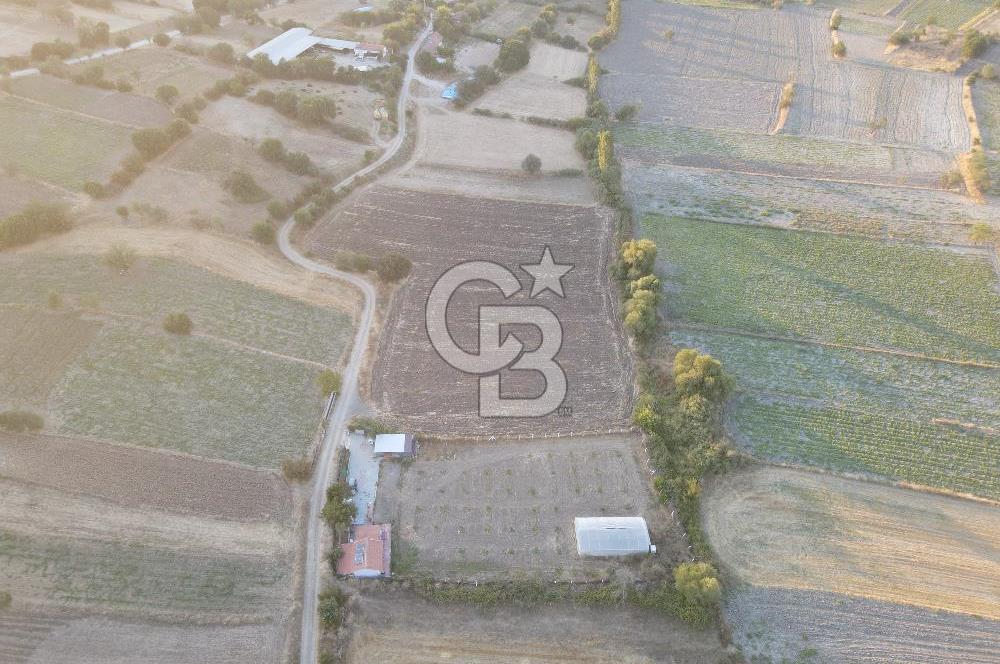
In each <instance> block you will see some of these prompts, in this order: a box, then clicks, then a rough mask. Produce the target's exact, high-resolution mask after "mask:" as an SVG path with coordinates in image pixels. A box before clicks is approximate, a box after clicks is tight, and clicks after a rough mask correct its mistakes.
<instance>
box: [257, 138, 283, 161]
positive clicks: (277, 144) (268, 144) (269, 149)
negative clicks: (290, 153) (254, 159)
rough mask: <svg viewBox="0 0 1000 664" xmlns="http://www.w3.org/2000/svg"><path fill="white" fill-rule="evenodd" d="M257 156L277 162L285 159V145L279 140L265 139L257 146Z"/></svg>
mask: <svg viewBox="0 0 1000 664" xmlns="http://www.w3.org/2000/svg"><path fill="white" fill-rule="evenodd" d="M257 154H259V155H260V156H261V157H263V158H264V159H266V160H268V161H271V162H275V161H283V160H284V159H285V155H286V152H285V145H284V143H282V142H281V141H280V140H278V139H277V138H265V139H264V140H263V141H261V142H260V145H258V146H257Z"/></svg>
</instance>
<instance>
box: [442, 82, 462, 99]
mask: <svg viewBox="0 0 1000 664" xmlns="http://www.w3.org/2000/svg"><path fill="white" fill-rule="evenodd" d="M441 98H442V99H447V100H448V101H455V100H456V99H458V83H452V84H451V85H449V86H448V87H446V88H445V89H444V90H442V91H441Z"/></svg>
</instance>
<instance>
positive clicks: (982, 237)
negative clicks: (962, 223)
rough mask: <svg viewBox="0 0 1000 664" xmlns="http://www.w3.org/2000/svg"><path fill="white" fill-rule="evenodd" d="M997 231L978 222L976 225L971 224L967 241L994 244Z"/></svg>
mask: <svg viewBox="0 0 1000 664" xmlns="http://www.w3.org/2000/svg"><path fill="white" fill-rule="evenodd" d="M998 235H1000V234H998V233H997V231H995V230H994V229H993V228H992V227H991V226H990V225H989V224H987V223H985V222H980V223H978V224H973V225H972V228H971V229H970V231H969V240H970V241H971V242H974V243H976V244H980V243H981V244H986V243H988V242H995V241H996V240H997V238H998Z"/></svg>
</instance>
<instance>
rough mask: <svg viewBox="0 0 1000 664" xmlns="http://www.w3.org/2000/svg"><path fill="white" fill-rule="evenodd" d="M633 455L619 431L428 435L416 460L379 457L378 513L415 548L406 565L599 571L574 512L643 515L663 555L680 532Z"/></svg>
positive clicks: (443, 573) (490, 572)
mask: <svg viewBox="0 0 1000 664" xmlns="http://www.w3.org/2000/svg"><path fill="white" fill-rule="evenodd" d="M639 454H641V450H640V449H639V444H638V441H637V440H635V439H629V438H622V437H615V438H610V437H603V438H581V439H562V440H556V439H544V438H539V439H535V440H532V441H530V442H529V441H522V442H492V443H480V444H475V443H454V444H443V443H425V444H423V445H422V446H421V448H420V454H419V456H418V458H417V460H416V461H415V462H413V463H412V464H403V465H400V464H384V465H383V467H382V477H381V480H380V483H379V491H378V504H377V505H376V512H375V518H376V520H383V521H391V522H392V523H393V535H394V537H396V538H397V540H396V542H397V544H396V545H397V546H404V547H414V549H415V554H414V555H415V557H414V560H413V561H412V562H411V563H410V565H409V569H408V570H407V571H408V572H418V573H428V574H431V575H433V576H434V577H435V578H448V579H480V580H482V579H496V578H500V579H506V578H508V577H509V575H510V573H511V570H517V572H518V573H525V574H531V575H534V576H542V577H544V578H547V579H548V578H558V579H561V580H566V579H575V580H579V579H587V578H605V577H607V576H608V567H609V561H607V560H598V559H590V560H587V559H581V558H580V557H579V556H578V555H577V553H576V537H575V534H574V530H573V518H574V517H577V516H645V517H646V519H647V522H648V523H649V525H650V528H651V530H652V535H653V539H654V543H656V544H657V545H658V546H660V547H662V548H661V550H660V552H659V554H658V557H659V558H664V557H666V558H670V557H671V556H672V555H673V554H672V553H670V552H671V551H673V550H674V549H675V548H676V546H677V542H678V541H679V540H680V533H679V527H678V526H677V525H675V524H673V523H664V522H665V521H666V519H665V518H664V514H663V511H662V510H663V508H662V507H660V506H659V505H658V504H657V502H656V500H655V499H654V498H653V496H652V494H651V493H650V490H649V486H648V485H649V479H648V476H647V474H646V471H644V470H643V468H642V466H641V464H640V461H639V459H638V455H639Z"/></svg>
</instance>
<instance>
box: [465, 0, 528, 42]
mask: <svg viewBox="0 0 1000 664" xmlns="http://www.w3.org/2000/svg"><path fill="white" fill-rule="evenodd" d="M540 11H542V7H541V5H530V4H527V3H524V2H504V3H501V4H499V5H498V6H497V8H496V9H495V10H493V12H492V13H491V14H490V15H489V16H487V17H486V18H484V19H483V20H482V21H480V22H479V25H477V26H476V27H475V31H476V32H482V33H485V34H488V35H497V36H498V37H501V38H504V37H509V36H510V35H512V34H514V32H515V31H516V30H517V29H518V28H520V27H521V26H523V25H527V26H529V27H530V26H531V24H532V23H534V21H535V19H536V18H538V13H539V12H540Z"/></svg>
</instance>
